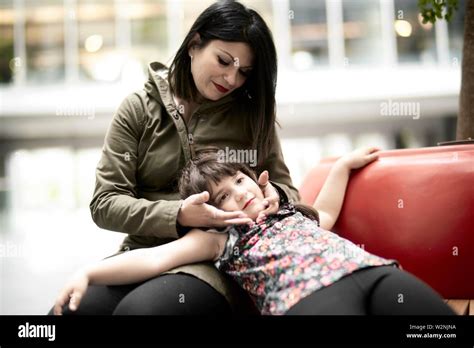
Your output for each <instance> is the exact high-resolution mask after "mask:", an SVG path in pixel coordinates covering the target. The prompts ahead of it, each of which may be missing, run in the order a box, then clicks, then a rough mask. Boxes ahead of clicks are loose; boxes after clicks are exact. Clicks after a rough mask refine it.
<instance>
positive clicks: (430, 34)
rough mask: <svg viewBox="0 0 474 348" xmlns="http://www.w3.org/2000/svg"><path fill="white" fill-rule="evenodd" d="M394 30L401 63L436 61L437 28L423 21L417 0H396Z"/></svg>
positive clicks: (428, 62)
mask: <svg viewBox="0 0 474 348" xmlns="http://www.w3.org/2000/svg"><path fill="white" fill-rule="evenodd" d="M394 30H395V34H396V37H397V50H398V61H399V63H402V64H403V63H422V64H430V63H436V61H437V54H436V42H435V30H434V27H433V25H432V24H431V23H427V24H423V23H422V18H421V15H420V13H419V9H418V6H417V2H416V1H413V0H395V23H394Z"/></svg>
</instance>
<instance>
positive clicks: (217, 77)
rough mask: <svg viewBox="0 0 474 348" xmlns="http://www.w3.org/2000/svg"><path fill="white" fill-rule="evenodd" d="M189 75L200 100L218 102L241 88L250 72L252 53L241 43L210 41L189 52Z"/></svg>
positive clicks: (248, 47) (246, 45) (247, 46)
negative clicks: (201, 98) (191, 76)
mask: <svg viewBox="0 0 474 348" xmlns="http://www.w3.org/2000/svg"><path fill="white" fill-rule="evenodd" d="M189 54H190V55H191V56H192V59H191V74H192V75H193V78H194V83H195V84H196V87H197V90H198V92H199V94H200V96H201V97H203V98H205V99H209V100H213V101H216V100H219V99H221V98H222V97H224V96H226V95H228V94H230V93H232V92H233V91H234V90H236V89H237V88H239V87H241V86H242V85H243V84H244V83H245V81H246V79H247V76H248V75H249V74H250V70H251V68H252V60H253V53H252V50H251V49H250V46H249V45H248V44H246V43H243V42H227V41H221V40H212V41H210V42H209V43H208V44H207V45H206V46H205V47H204V48H199V47H197V46H193V47H192V48H190V49H189Z"/></svg>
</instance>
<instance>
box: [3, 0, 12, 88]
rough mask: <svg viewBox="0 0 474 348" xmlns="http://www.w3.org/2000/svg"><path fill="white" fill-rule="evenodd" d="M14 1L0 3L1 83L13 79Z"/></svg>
mask: <svg viewBox="0 0 474 348" xmlns="http://www.w3.org/2000/svg"><path fill="white" fill-rule="evenodd" d="M14 18H15V17H14V12H13V1H2V2H0V37H1V38H2V39H1V40H0V83H9V82H11V81H12V79H13V72H14V69H15V61H14V60H13V55H14V53H13V21H14Z"/></svg>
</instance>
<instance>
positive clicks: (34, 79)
mask: <svg viewBox="0 0 474 348" xmlns="http://www.w3.org/2000/svg"><path fill="white" fill-rule="evenodd" d="M24 8H25V35H26V65H27V79H28V81H29V82H31V83H38V84H39V83H41V84H44V83H45V82H56V81H62V80H64V75H65V69H64V8H63V1H62V0H45V1H41V2H38V1H35V0H25V2H24Z"/></svg>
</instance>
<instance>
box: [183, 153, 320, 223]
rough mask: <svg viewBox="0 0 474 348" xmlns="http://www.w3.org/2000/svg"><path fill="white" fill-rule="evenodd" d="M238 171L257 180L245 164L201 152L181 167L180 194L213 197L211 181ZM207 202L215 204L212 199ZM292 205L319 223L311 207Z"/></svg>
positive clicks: (216, 182) (185, 196)
mask: <svg viewBox="0 0 474 348" xmlns="http://www.w3.org/2000/svg"><path fill="white" fill-rule="evenodd" d="M238 171H240V172H242V173H244V174H245V175H247V176H249V177H250V178H251V179H252V180H253V181H255V182H257V175H256V173H255V172H254V171H253V170H252V169H250V167H248V166H247V165H245V164H243V163H235V162H226V161H220V160H219V157H218V155H217V154H216V153H215V152H207V153H203V154H201V155H199V156H197V157H196V158H194V159H192V160H190V161H189V162H188V163H187V164H186V166H185V167H184V168H183V170H182V172H181V176H180V178H179V193H180V196H181V198H182V199H186V198H187V197H189V196H191V195H194V194H196V193H201V192H203V191H207V192H209V195H210V197H213V192H212V190H211V184H210V183H211V181H212V182H214V184H216V185H217V184H218V183H219V182H220V181H221V180H222V179H224V178H225V177H229V176H234V175H235V174H236V173H237V172H238ZM209 204H212V205H215V203H214V202H212V201H210V202H209ZM294 207H295V209H296V210H297V211H299V212H301V213H302V214H303V215H305V216H307V217H308V218H310V219H312V220H316V221H318V223H319V214H318V212H317V211H316V209H314V208H313V207H311V206H309V205H305V204H294Z"/></svg>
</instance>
